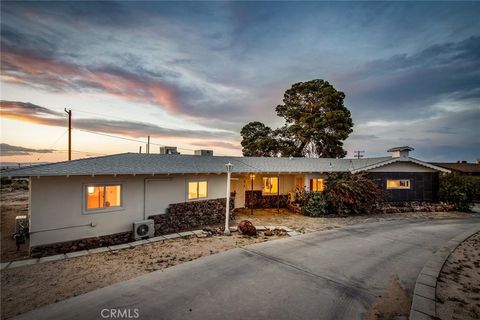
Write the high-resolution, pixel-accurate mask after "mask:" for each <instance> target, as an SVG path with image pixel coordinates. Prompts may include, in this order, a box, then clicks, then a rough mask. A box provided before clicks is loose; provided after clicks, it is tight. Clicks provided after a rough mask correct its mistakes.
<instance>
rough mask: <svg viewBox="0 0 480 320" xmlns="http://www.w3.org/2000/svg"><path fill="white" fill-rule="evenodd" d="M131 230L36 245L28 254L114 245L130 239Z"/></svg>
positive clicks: (56, 252) (38, 255) (65, 251)
mask: <svg viewBox="0 0 480 320" xmlns="http://www.w3.org/2000/svg"><path fill="white" fill-rule="evenodd" d="M132 239H133V233H132V232H122V233H115V234H109V235H106V236H100V237H93V238H86V239H80V240H72V241H66V242H60V243H54V244H47V245H43V246H37V247H33V248H31V249H30V256H32V257H33V258H40V257H43V256H50V255H54V254H60V253H68V252H73V251H80V250H87V249H94V248H99V247H107V246H114V245H117V244H121V243H125V242H129V241H132Z"/></svg>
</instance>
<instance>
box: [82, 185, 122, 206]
mask: <svg viewBox="0 0 480 320" xmlns="http://www.w3.org/2000/svg"><path fill="white" fill-rule="evenodd" d="M86 192H87V206H86V207H87V211H90V210H100V209H107V208H111V207H121V206H122V186H121V185H90V186H86Z"/></svg>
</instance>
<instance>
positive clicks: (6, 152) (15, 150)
mask: <svg viewBox="0 0 480 320" xmlns="http://www.w3.org/2000/svg"><path fill="white" fill-rule="evenodd" d="M55 151H56V150H53V149H33V148H25V147H20V146H12V145H9V144H7V143H0V154H1V155H2V156H24V155H31V154H35V153H53V152H55Z"/></svg>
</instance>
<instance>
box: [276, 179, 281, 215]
mask: <svg viewBox="0 0 480 320" xmlns="http://www.w3.org/2000/svg"><path fill="white" fill-rule="evenodd" d="M277 182H278V185H277V213H280V173H279V174H278V178H277Z"/></svg>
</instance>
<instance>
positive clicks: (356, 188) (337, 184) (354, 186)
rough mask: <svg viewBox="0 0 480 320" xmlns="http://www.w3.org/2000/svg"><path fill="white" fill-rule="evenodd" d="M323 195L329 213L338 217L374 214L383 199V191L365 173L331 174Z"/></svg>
mask: <svg viewBox="0 0 480 320" xmlns="http://www.w3.org/2000/svg"><path fill="white" fill-rule="evenodd" d="M325 194H326V196H327V199H328V203H329V212H330V213H333V214H339V215H344V214H347V215H348V214H364V213H372V212H375V211H376V210H377V207H378V204H379V203H380V202H383V200H384V199H385V193H384V191H383V189H382V188H380V186H379V185H378V184H377V183H375V181H373V180H372V179H370V178H369V177H368V174H367V173H359V174H351V173H336V174H332V175H330V176H329V178H328V179H327V188H326V190H325Z"/></svg>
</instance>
